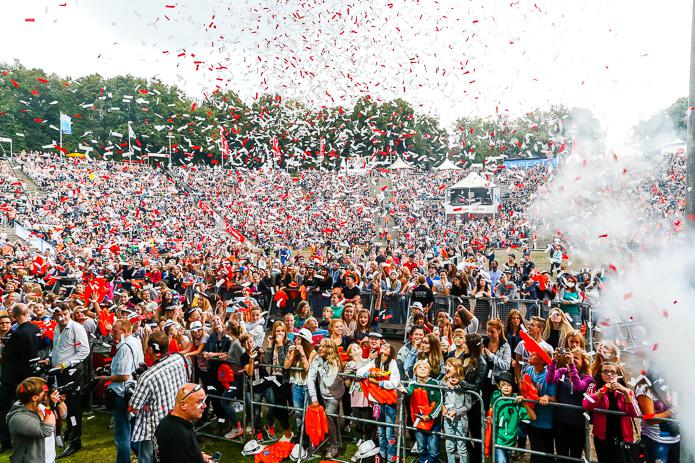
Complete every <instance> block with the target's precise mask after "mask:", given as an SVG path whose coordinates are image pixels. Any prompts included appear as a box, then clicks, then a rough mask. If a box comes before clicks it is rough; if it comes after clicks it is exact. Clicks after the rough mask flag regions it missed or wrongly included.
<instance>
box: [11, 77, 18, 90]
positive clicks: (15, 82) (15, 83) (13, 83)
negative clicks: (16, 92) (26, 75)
mask: <svg viewBox="0 0 695 463" xmlns="http://www.w3.org/2000/svg"><path fill="white" fill-rule="evenodd" d="M10 82H12V85H14V87H15V88H19V84H18V83H17V81H16V80H12V79H10Z"/></svg>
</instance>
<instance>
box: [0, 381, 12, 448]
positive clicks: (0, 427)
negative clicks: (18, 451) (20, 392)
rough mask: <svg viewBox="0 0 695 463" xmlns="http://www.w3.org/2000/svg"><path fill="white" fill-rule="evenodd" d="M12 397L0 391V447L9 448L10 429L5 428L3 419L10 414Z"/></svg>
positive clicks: (5, 424)
mask: <svg viewBox="0 0 695 463" xmlns="http://www.w3.org/2000/svg"><path fill="white" fill-rule="evenodd" d="M13 400H14V397H13V396H12V395H9V394H7V393H5V391H0V446H2V447H6V448H10V446H11V442H10V428H9V427H8V426H7V423H6V422H5V419H6V418H7V414H8V413H9V412H10V408H11V407H12V402H13Z"/></svg>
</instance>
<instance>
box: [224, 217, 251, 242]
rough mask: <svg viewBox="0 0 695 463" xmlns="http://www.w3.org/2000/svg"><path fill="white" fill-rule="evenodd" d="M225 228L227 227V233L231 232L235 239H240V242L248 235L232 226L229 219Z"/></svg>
mask: <svg viewBox="0 0 695 463" xmlns="http://www.w3.org/2000/svg"><path fill="white" fill-rule="evenodd" d="M225 228H226V230H227V233H229V234H230V235H232V238H234V239H235V240H237V241H239V242H240V243H243V242H244V241H246V237H245V236H244V235H242V234H241V232H240V231H239V230H237V229H236V228H234V227H232V226H231V225H230V224H229V221H227V225H226V227H225Z"/></svg>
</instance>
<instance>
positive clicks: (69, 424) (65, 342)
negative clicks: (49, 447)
mask: <svg viewBox="0 0 695 463" xmlns="http://www.w3.org/2000/svg"><path fill="white" fill-rule="evenodd" d="M70 315H71V312H70V308H69V307H68V306H67V305H65V304H63V305H59V306H58V307H57V308H56V310H55V312H54V314H53V316H54V318H55V320H56V321H57V322H58V326H56V328H55V332H54V334H53V351H52V352H51V366H52V367H53V368H54V369H58V370H59V371H58V385H59V386H65V385H67V384H70V383H72V386H71V387H69V388H68V390H67V391H66V393H65V395H66V399H65V404H66V405H67V407H68V418H67V420H66V430H65V435H64V437H63V441H64V442H66V443H67V444H68V445H67V447H66V448H65V450H64V451H63V453H61V454H60V455H58V458H64V457H67V456H70V455H72V454H73V453H75V452H77V451H78V450H80V449H81V448H82V383H83V381H84V373H85V365H84V361H85V359H86V358H87V357H88V356H89V339H88V337H87V331H85V329H84V327H83V326H82V325H80V324H79V323H77V322H75V321H74V320H72V318H70Z"/></svg>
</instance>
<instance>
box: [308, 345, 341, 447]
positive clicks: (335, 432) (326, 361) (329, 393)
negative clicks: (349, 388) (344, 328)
mask: <svg viewBox="0 0 695 463" xmlns="http://www.w3.org/2000/svg"><path fill="white" fill-rule="evenodd" d="M340 367H341V365H340V356H339V355H338V348H337V347H336V346H335V343H334V342H333V341H331V340H330V339H328V338H324V339H322V340H321V344H319V348H318V352H317V354H316V356H315V357H314V360H313V361H312V362H311V366H310V367H309V374H308V375H307V389H308V391H307V392H308V393H309V397H311V404H312V405H319V402H318V394H317V391H316V379H317V378H318V379H319V381H318V382H319V391H320V392H321V397H323V400H324V404H325V407H324V408H325V410H326V415H327V417H328V436H329V439H330V447H329V448H328V451H327V452H326V458H328V459H331V458H335V457H336V455H338V453H339V447H340V446H341V439H340V425H339V423H338V418H337V416H338V411H339V410H340V400H341V399H342V398H343V394H344V393H345V382H344V381H343V378H341V377H340V376H339V375H338V373H340ZM331 415H332V416H331Z"/></svg>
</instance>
